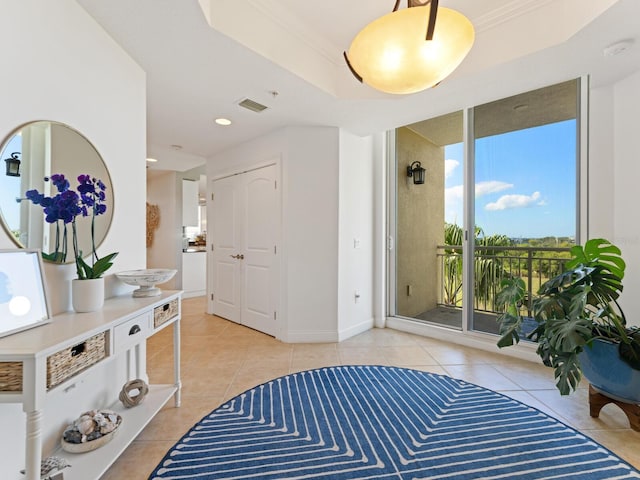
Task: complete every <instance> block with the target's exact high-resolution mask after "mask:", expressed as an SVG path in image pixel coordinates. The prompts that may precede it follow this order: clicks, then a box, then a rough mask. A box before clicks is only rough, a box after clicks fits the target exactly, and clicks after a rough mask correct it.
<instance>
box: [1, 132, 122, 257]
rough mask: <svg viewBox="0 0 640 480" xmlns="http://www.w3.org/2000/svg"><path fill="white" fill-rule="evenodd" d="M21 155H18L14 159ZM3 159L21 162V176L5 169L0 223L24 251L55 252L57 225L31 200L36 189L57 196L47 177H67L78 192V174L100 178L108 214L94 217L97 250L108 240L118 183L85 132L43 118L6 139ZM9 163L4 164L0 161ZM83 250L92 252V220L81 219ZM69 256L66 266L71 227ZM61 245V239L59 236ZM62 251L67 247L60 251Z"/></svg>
mask: <svg viewBox="0 0 640 480" xmlns="http://www.w3.org/2000/svg"><path fill="white" fill-rule="evenodd" d="M16 152H18V153H19V155H17V156H16V155H13V154H14V153H16ZM0 155H1V156H0V159H2V160H4V159H7V158H16V157H18V158H19V160H20V166H19V175H18V176H16V175H8V174H7V173H8V172H7V173H5V168H4V167H5V166H4V164H2V165H0V166H1V167H2V169H1V170H0V223H1V224H2V228H3V230H4V231H5V232H6V233H7V235H8V236H9V238H10V239H11V240H12V241H13V243H15V245H16V246H17V247H19V248H28V249H36V248H38V249H41V250H42V251H43V252H44V253H51V252H52V251H54V247H53V245H54V243H55V235H56V234H55V224H48V223H46V222H45V215H44V212H43V209H42V207H41V206H40V205H34V204H33V203H32V202H31V201H29V200H27V199H26V197H25V193H26V191H27V190H32V189H35V190H37V191H38V192H40V193H44V194H45V195H47V196H54V195H55V194H56V193H57V190H56V188H55V187H54V186H53V185H52V184H51V182H45V181H44V178H45V177H50V176H51V175H52V174H56V173H58V174H63V175H64V176H65V177H66V178H67V180H69V183H70V184H71V186H70V188H71V189H73V190H76V191H77V186H78V181H77V177H78V175H82V174H87V175H90V176H91V177H94V178H97V179H99V180H101V181H102V182H103V183H104V184H105V186H106V191H105V193H106V199H105V205H106V207H107V210H106V212H105V213H104V214H103V215H99V216H97V217H96V218H95V246H96V248H98V247H99V246H100V244H101V243H102V242H103V241H104V239H105V238H106V236H107V234H108V232H109V228H110V227H111V222H112V219H113V208H114V192H113V182H112V181H111V176H110V175H109V171H108V169H107V166H106V164H105V162H104V160H103V158H102V156H101V155H100V153H99V152H98V150H97V149H96V148H95V146H94V145H93V144H92V143H91V142H90V141H89V140H88V139H87V138H86V137H85V136H84V135H82V134H81V133H80V132H78V131H77V130H75V129H74V128H72V127H70V126H68V125H65V124H63V123H60V122H54V121H47V120H40V121H34V122H29V123H26V124H23V125H20V126H19V127H17V128H16V129H14V130H13V131H12V132H11V133H9V135H7V136H6V137H5V139H4V140H3V142H2V145H1V146H0ZM0 163H4V162H0ZM76 227H77V232H78V249H79V250H80V251H82V256H83V257H87V256H89V255H90V254H91V252H92V246H91V233H90V229H91V217H82V216H78V217H77V219H76ZM67 238H68V246H67V252H68V253H67V257H66V260H65V261H64V263H73V261H74V258H73V247H72V245H71V238H72V236H71V229H70V228H69V231H68V234H67ZM59 241H60V242H62V235H59ZM60 248H62V247H60ZM45 261H46V260H45Z"/></svg>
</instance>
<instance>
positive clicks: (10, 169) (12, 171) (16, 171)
mask: <svg viewBox="0 0 640 480" xmlns="http://www.w3.org/2000/svg"><path fill="white" fill-rule="evenodd" d="M18 155H20V152H13V153H12V154H11V158H5V159H4V161H5V162H6V163H7V176H9V177H19V176H20V159H19V158H18Z"/></svg>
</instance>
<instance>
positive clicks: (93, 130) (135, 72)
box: [0, 0, 146, 478]
mask: <svg viewBox="0 0 640 480" xmlns="http://www.w3.org/2000/svg"><path fill="white" fill-rule="evenodd" d="M0 16H1V17H2V18H4V19H7V21H5V22H3V27H2V29H0V43H1V44H2V45H4V46H5V47H6V48H3V50H2V51H3V57H2V59H3V62H4V63H3V64H4V65H5V67H6V68H5V70H6V71H5V74H4V75H3V80H2V89H0V99H1V102H0V103H1V104H2V108H1V109H0V136H3V137H4V136H5V135H7V134H9V132H11V130H13V129H14V128H15V127H16V126H18V125H20V124H23V123H26V122H31V121H34V120H43V119H45V120H56V121H59V122H62V123H65V124H67V125H69V126H71V127H72V128H74V129H76V130H78V131H79V132H81V133H82V134H83V135H84V136H86V137H87V138H88V139H89V140H90V141H91V142H92V143H93V144H94V146H95V147H96V149H97V150H98V151H99V152H100V153H101V154H102V156H103V158H104V161H105V163H106V165H107V168H108V170H109V174H110V175H111V179H112V181H113V195H114V202H115V205H114V218H113V222H112V224H111V228H110V230H109V233H108V234H107V238H106V240H105V241H104V243H103V244H102V246H101V247H100V248H99V251H98V254H99V255H100V256H102V255H104V254H107V253H110V252H114V251H117V252H120V254H119V256H118V257H117V258H116V260H115V265H114V267H112V269H111V270H110V272H111V274H110V275H108V276H107V295H108V296H109V295H111V294H115V293H118V292H121V291H123V292H124V291H130V290H131V288H132V287H128V286H125V285H124V284H122V283H120V282H118V281H117V279H115V277H114V276H113V272H116V271H120V270H129V269H136V268H144V267H145V263H146V261H145V220H144V219H145V195H146V192H145V190H146V188H145V151H146V147H145V139H146V126H145V125H146V100H145V98H146V93H145V74H144V72H143V71H142V70H141V69H140V67H139V66H138V65H137V64H136V63H134V62H133V61H132V60H131V59H130V58H129V56H128V55H127V54H126V53H125V52H124V51H123V50H122V49H121V48H120V47H119V46H118V45H117V44H116V43H115V42H114V41H113V40H112V39H111V38H110V37H108V36H107V34H106V33H105V32H104V30H103V29H102V28H101V27H99V26H98V25H97V24H96V23H95V22H94V21H93V19H92V18H91V17H89V16H88V15H87V13H86V12H85V11H84V10H83V9H82V8H80V7H79V6H78V4H77V3H76V2H75V1H73V0H3V1H2V3H1V4H0ZM61 173H64V172H61ZM0 248H15V247H14V245H13V243H12V242H11V240H10V239H9V238H8V237H7V235H6V234H5V233H4V232H3V231H0ZM45 271H46V276H47V283H48V287H49V294H50V295H49V298H50V300H51V302H52V308H53V311H54V313H57V312H61V311H65V310H68V309H70V308H71V302H70V280H71V279H72V278H74V276H75V270H74V267H73V265H68V266H59V265H53V264H46V265H45ZM116 363H117V362H112V363H111V364H109V365H111V366H113V367H114V368H115V366H116ZM114 372H115V370H110V371H107V370H106V369H104V370H102V373H103V374H104V375H105V378H104V380H105V381H108V382H109V383H118V384H119V385H121V383H119V382H120V380H121V379H118V378H117V375H115V373H114ZM96 381H97V382H98V383H100V381H101V379H99V378H98V379H96ZM101 392H102V391H101V390H100V389H96V392H95V396H94V397H95V398H90V396H89V395H87V396H85V398H77V397H75V398H74V399H73V400H69V398H70V397H73V394H72V395H70V396H67V397H65V399H58V400H59V405H58V403H56V398H57V396H53V397H51V398H48V400H51V401H52V402H53V404H51V402H49V405H48V406H47V409H46V411H45V412H44V418H45V426H44V436H45V445H47V446H48V448H45V452H44V453H45V454H49V453H50V448H51V446H52V445H53V443H54V442H55V440H56V439H57V438H59V437H58V435H59V429H60V424H61V423H62V422H64V421H67V420H72V419H73V418H74V417H75V416H77V415H78V414H79V413H80V412H81V411H83V410H82V409H85V408H86V407H88V406H95V405H97V403H96V402H104V398H103V397H100V398H97V396H99V395H101ZM110 398H113V397H110ZM2 407H3V408H2V409H0V425H2V432H3V434H2V435H0V477H2V478H7V475H9V477H11V478H13V477H14V475H15V478H17V477H18V476H19V474H18V473H17V472H18V470H19V469H20V468H24V461H23V458H24V457H23V452H24V442H23V438H24V415H23V414H22V411H21V407H20V405H13V404H12V405H9V404H4V405H2ZM65 409H66V410H65ZM8 472H11V473H8Z"/></svg>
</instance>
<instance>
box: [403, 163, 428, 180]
mask: <svg viewBox="0 0 640 480" xmlns="http://www.w3.org/2000/svg"><path fill="white" fill-rule="evenodd" d="M424 172H425V169H424V168H422V166H421V165H420V162H413V163H412V164H411V165H409V166H408V167H407V177H413V184H414V185H422V184H423V183H424Z"/></svg>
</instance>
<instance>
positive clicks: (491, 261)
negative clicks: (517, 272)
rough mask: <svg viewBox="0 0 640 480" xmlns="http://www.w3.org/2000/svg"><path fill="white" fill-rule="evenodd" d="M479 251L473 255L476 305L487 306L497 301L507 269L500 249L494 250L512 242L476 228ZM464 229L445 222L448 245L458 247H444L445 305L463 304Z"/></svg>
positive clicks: (446, 242)
mask: <svg viewBox="0 0 640 480" xmlns="http://www.w3.org/2000/svg"><path fill="white" fill-rule="evenodd" d="M474 237H475V244H476V247H481V248H478V249H477V250H476V255H475V256H474V276H475V281H474V295H475V299H476V302H479V301H480V302H483V303H485V304H487V303H489V302H493V301H495V293H496V290H497V289H498V287H499V283H500V279H501V278H503V276H504V273H505V270H504V267H503V265H502V261H501V260H500V258H499V256H498V255H497V254H498V250H496V249H493V248H491V247H508V246H511V245H512V242H511V239H509V238H508V237H507V236H506V235H490V236H488V237H487V236H485V235H484V231H483V230H482V228H480V227H478V226H476V227H475V228H474ZM462 238H463V231H462V227H460V226H459V225H456V224H452V223H445V226H444V242H445V245H448V246H452V247H455V248H445V257H444V280H443V283H444V299H443V301H444V303H445V304H446V305H458V306H459V305H461V303H462Z"/></svg>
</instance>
